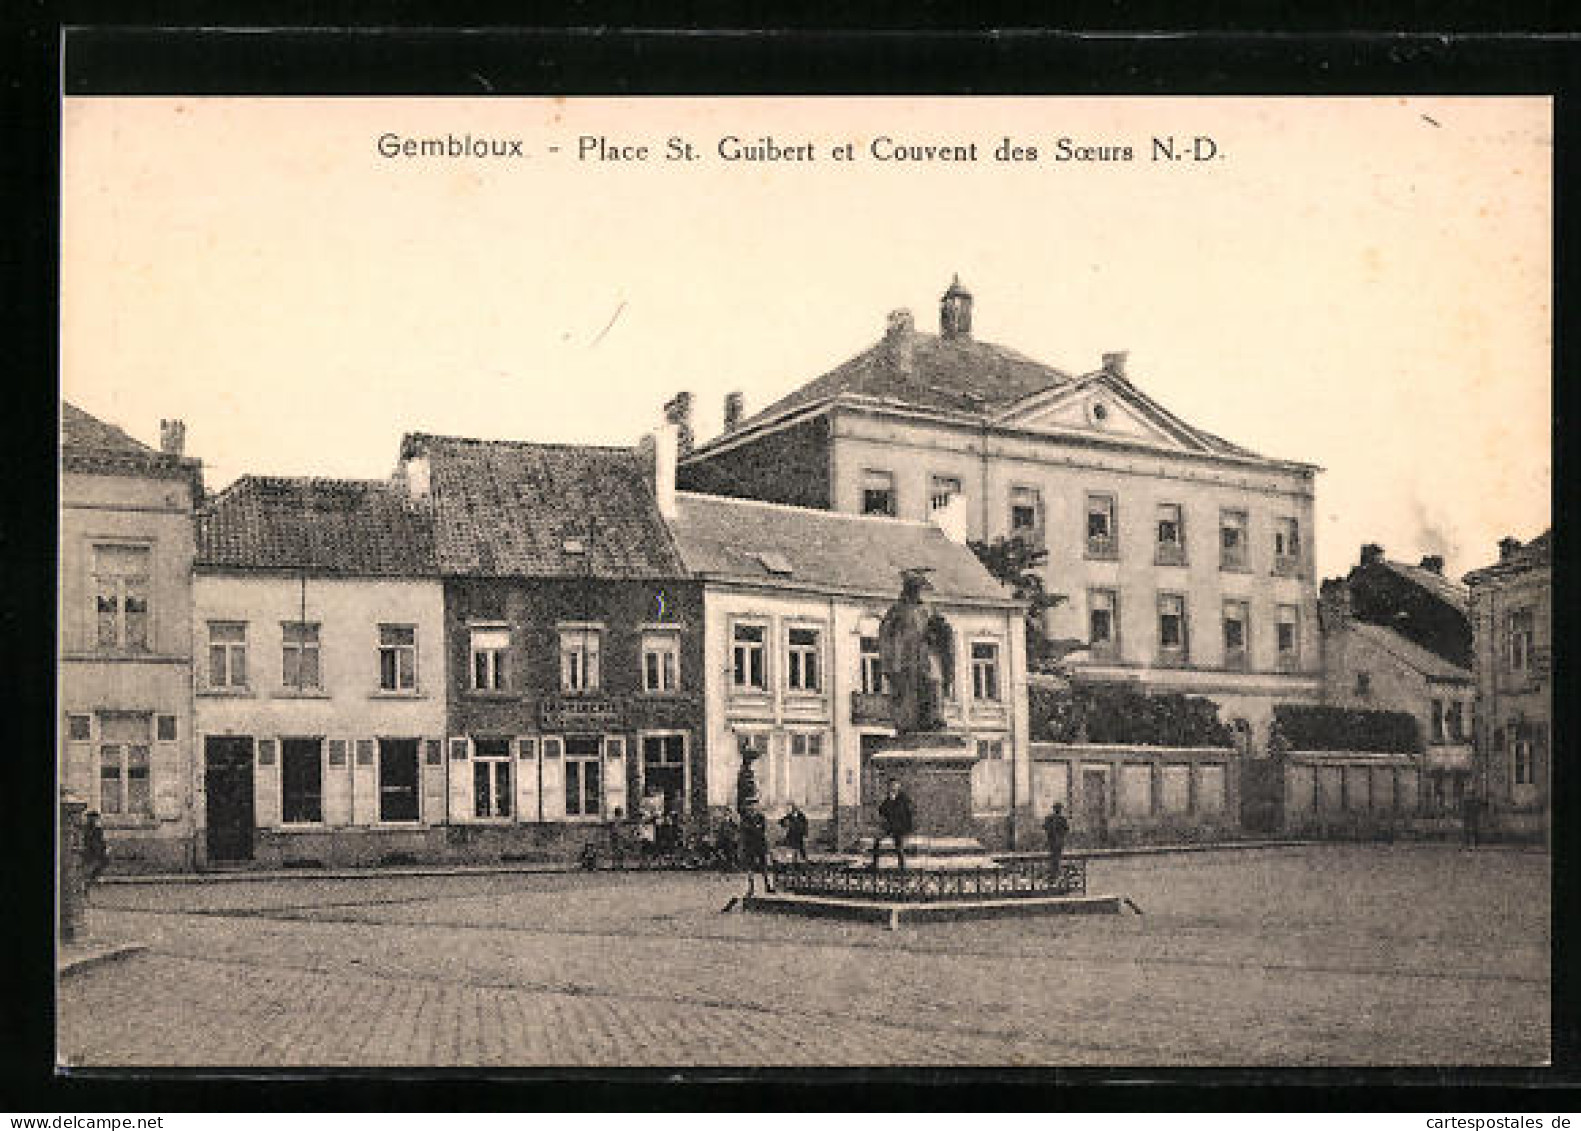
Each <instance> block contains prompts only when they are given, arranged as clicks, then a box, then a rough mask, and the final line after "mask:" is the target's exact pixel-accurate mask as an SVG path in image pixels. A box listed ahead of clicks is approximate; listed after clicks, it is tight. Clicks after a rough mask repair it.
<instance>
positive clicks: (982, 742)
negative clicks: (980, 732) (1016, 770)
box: [977, 738, 1005, 762]
mask: <svg viewBox="0 0 1581 1131" xmlns="http://www.w3.org/2000/svg"><path fill="white" fill-rule="evenodd" d="M977 756H978V757H979V758H981V759H982V760H983V761H985V762H999V761H1003V760H1004V756H1005V744H1004V741H1003V740H1002V739H998V738H979V739H978V740H977Z"/></svg>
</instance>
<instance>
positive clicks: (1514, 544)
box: [1499, 538, 1521, 562]
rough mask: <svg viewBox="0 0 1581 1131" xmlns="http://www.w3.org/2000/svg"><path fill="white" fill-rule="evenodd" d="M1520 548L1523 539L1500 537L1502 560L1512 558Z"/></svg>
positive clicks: (1500, 559)
mask: <svg viewBox="0 0 1581 1131" xmlns="http://www.w3.org/2000/svg"><path fill="white" fill-rule="evenodd" d="M1520 548H1521V540H1520V539H1519V538H1500V539H1499V561H1501V562H1507V561H1509V560H1510V559H1511V558H1513V557H1514V556H1515V552H1516V551H1517V550H1519V549H1520Z"/></svg>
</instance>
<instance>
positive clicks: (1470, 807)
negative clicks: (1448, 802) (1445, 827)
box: [1460, 789, 1482, 848]
mask: <svg viewBox="0 0 1581 1131" xmlns="http://www.w3.org/2000/svg"><path fill="white" fill-rule="evenodd" d="M1481 826H1482V799H1481V798H1480V797H1478V796H1477V795H1476V794H1475V793H1473V792H1471V791H1470V790H1469V789H1468V790H1467V791H1466V792H1465V795H1464V796H1462V797H1461V799H1460V841H1461V843H1462V844H1464V845H1465V846H1466V847H1467V848H1475V847H1477V840H1478V839H1479V837H1480V836H1481V833H1482V827H1481Z"/></svg>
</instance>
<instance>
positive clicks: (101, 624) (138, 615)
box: [93, 545, 153, 652]
mask: <svg viewBox="0 0 1581 1131" xmlns="http://www.w3.org/2000/svg"><path fill="white" fill-rule="evenodd" d="M152 557H153V551H152V550H151V549H150V548H149V547H148V546H122V545H108V546H95V547H94V548H93V600H94V611H95V614H96V620H95V637H96V640H97V643H98V646H99V647H100V648H115V649H122V650H125V651H138V652H141V651H147V649H148V575H149V563H150V560H151V559H152Z"/></svg>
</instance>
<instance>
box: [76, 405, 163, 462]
mask: <svg viewBox="0 0 1581 1131" xmlns="http://www.w3.org/2000/svg"><path fill="white" fill-rule="evenodd" d="M60 446H61V450H62V451H95V452H122V453H132V454H136V455H157V454H159V453H157V452H155V451H154V449H153V448H150V447H149V446H148V445H147V444H142V443H139V442H138V441H136V440H134V439H132V437H130V436H128V435H127V434H126V433H125V432H123V431H121V429H119V428H117V427H116V426H115V425H113V424H108V423H106V422H105V421H103V420H100V419H99V418H98V417H97V416H90V415H89V414H88V413H86V412H83V411H82V409H80V408H78V407H77V406H76V405H74V404H71V403H70V402H68V401H61V402H60Z"/></svg>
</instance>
